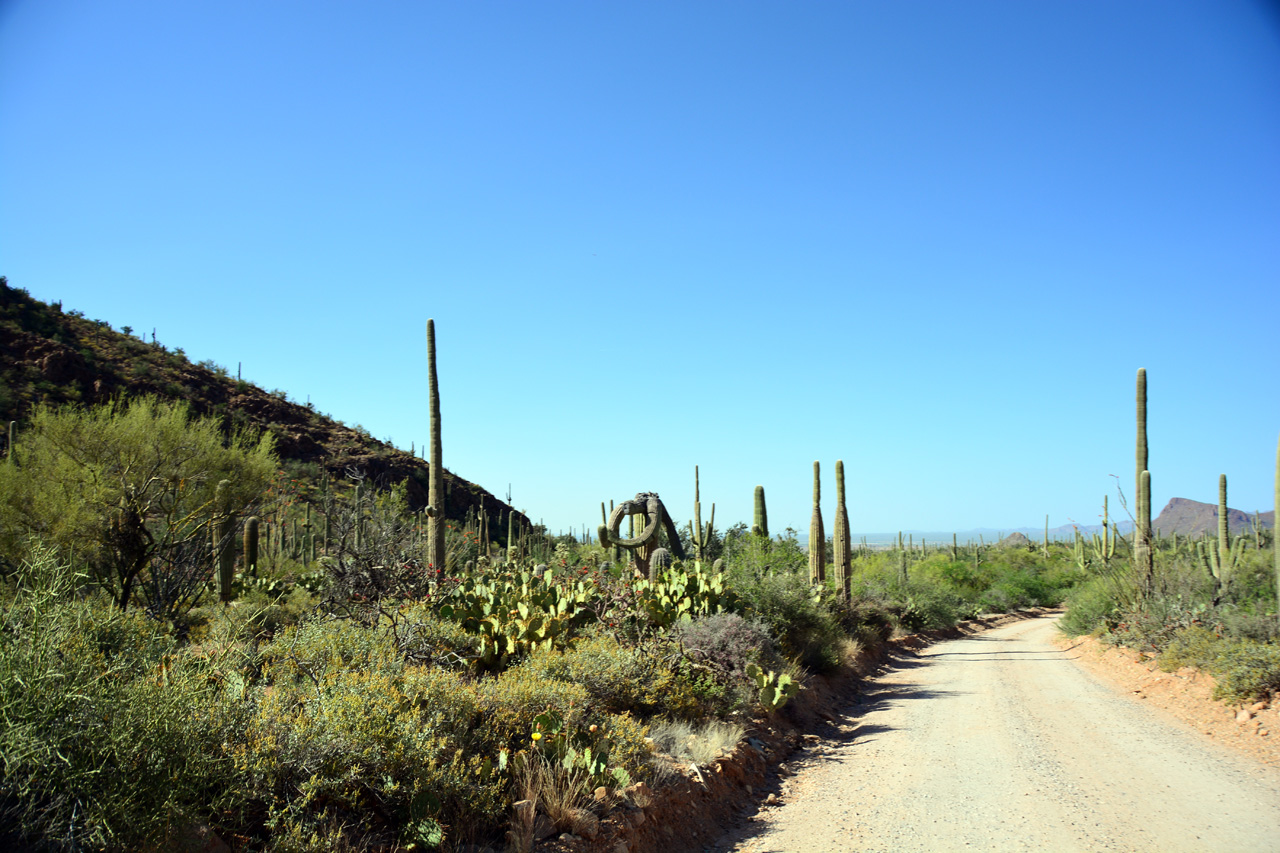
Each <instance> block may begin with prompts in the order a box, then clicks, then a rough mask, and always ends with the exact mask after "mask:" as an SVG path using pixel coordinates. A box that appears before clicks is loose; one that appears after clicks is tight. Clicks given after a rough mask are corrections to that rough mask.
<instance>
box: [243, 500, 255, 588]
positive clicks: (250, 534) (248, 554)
mask: <svg viewBox="0 0 1280 853" xmlns="http://www.w3.org/2000/svg"><path fill="white" fill-rule="evenodd" d="M244 570H245V571H246V572H249V573H251V574H252V575H254V576H255V577H256V576H257V574H258V517H257V516H256V515H251V516H249V517H248V518H246V519H245V521H244Z"/></svg>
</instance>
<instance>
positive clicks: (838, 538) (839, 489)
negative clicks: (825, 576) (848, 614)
mask: <svg viewBox="0 0 1280 853" xmlns="http://www.w3.org/2000/svg"><path fill="white" fill-rule="evenodd" d="M832 539H833V542H832V544H833V546H834V553H833V554H832V557H833V558H834V559H833V563H834V565H835V572H836V583H837V584H839V586H840V595H841V597H843V598H844V600H845V601H848V600H849V594H850V584H851V582H852V574H853V554H852V550H853V548H852V543H851V542H850V541H849V513H848V511H847V510H846V509H845V504H844V462H843V461H842V460H839V459H837V460H836V521H835V530H834V531H833V532H832Z"/></svg>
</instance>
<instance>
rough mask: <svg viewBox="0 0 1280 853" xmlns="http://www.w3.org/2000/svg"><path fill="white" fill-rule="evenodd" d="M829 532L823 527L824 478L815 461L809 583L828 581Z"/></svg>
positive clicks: (810, 526) (810, 524)
mask: <svg viewBox="0 0 1280 853" xmlns="http://www.w3.org/2000/svg"><path fill="white" fill-rule="evenodd" d="M826 580H827V533H826V531H825V530H823V528H822V479H821V477H820V476H819V465H818V462H817V461H816V460H815V461H814V463H813V517H812V518H811V519H809V583H826Z"/></svg>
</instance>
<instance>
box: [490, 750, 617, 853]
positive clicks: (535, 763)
mask: <svg viewBox="0 0 1280 853" xmlns="http://www.w3.org/2000/svg"><path fill="white" fill-rule="evenodd" d="M511 778H512V783H513V785H514V787H515V791H516V796H517V797H518V800H517V801H516V803H515V805H514V806H513V808H512V816H511V829H510V830H509V831H508V832H507V842H508V850H510V851H512V853H527V851H528V850H530V849H532V846H533V840H534V835H535V831H536V828H537V818H538V814H539V812H541V813H542V814H543V815H545V816H546V819H547V820H548V821H550V822H551V826H552V828H554V829H555V831H556V832H572V833H573V834H574V835H594V834H595V832H596V831H598V829H599V826H600V819H599V818H597V817H596V816H595V814H594V813H593V812H592V811H591V803H592V792H591V777H590V776H589V775H588V773H587V772H586V770H584V769H582V768H574V769H573V770H568V769H566V768H565V767H564V765H563V764H561V763H559V762H553V761H549V760H548V759H547V758H546V757H545V756H542V755H539V754H536V753H535V754H532V755H530V754H522V755H520V756H518V757H517V758H516V760H515V762H514V763H513V765H512V774H511Z"/></svg>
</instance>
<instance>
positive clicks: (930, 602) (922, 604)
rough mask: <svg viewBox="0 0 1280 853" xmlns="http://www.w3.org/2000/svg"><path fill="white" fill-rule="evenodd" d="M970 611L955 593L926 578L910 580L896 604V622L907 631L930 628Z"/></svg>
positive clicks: (950, 623)
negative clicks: (919, 580)
mask: <svg viewBox="0 0 1280 853" xmlns="http://www.w3.org/2000/svg"><path fill="white" fill-rule="evenodd" d="M971 615H973V608H972V607H971V606H968V607H967V606H966V605H965V602H964V600H963V599H962V598H960V597H959V596H958V595H956V594H954V593H952V592H949V591H947V590H945V589H943V588H940V587H938V586H936V585H934V584H930V583H928V582H912V583H911V584H909V585H908V586H907V593H906V597H905V600H904V601H903V602H902V604H901V605H900V606H899V608H898V623H899V624H900V625H901V626H902V628H903V629H904V630H907V631H934V630H938V629H942V628H950V627H952V626H953V625H955V624H956V623H957V622H959V621H960V619H961V618H963V617H965V616H971Z"/></svg>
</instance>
